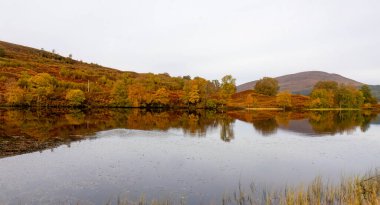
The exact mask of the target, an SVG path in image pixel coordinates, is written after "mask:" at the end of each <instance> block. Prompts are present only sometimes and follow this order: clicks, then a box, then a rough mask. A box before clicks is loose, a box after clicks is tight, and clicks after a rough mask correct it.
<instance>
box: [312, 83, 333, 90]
mask: <svg viewBox="0 0 380 205" xmlns="http://www.w3.org/2000/svg"><path fill="white" fill-rule="evenodd" d="M316 89H324V90H332V91H336V90H337V89H338V83H337V82H335V81H319V82H317V83H316V84H315V85H314V88H313V90H316Z"/></svg>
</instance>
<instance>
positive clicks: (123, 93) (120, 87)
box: [111, 77, 131, 107]
mask: <svg viewBox="0 0 380 205" xmlns="http://www.w3.org/2000/svg"><path fill="white" fill-rule="evenodd" d="M130 83H131V81H130V79H129V78H128V77H124V78H123V79H122V80H117V81H116V82H115V83H114V85H113V88H112V90H111V96H112V98H113V100H112V104H113V105H115V106H122V107H124V106H128V105H129V101H128V85H129V84H130Z"/></svg>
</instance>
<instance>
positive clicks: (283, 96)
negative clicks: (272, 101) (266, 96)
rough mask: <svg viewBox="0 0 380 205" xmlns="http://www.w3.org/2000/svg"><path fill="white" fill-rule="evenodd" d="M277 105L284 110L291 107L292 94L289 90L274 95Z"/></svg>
mask: <svg viewBox="0 0 380 205" xmlns="http://www.w3.org/2000/svg"><path fill="white" fill-rule="evenodd" d="M276 102H277V105H278V106H279V107H281V108H283V109H284V110H285V109H287V108H290V107H292V95H291V94H290V93H289V92H281V93H279V94H277V96H276Z"/></svg>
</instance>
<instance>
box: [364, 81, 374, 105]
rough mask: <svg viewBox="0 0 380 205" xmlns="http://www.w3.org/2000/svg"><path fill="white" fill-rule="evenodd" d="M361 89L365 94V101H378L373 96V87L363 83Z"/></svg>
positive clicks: (371, 102)
mask: <svg viewBox="0 0 380 205" xmlns="http://www.w3.org/2000/svg"><path fill="white" fill-rule="evenodd" d="M360 91H361V92H362V94H363V98H364V103H369V104H376V103H377V99H376V98H374V97H373V96H372V92H371V88H369V86H368V85H363V86H362V87H361V88H360Z"/></svg>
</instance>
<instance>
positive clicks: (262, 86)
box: [254, 77, 280, 96]
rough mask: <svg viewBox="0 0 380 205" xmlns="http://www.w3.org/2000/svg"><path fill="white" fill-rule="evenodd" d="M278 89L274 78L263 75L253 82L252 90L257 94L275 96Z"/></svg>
mask: <svg viewBox="0 0 380 205" xmlns="http://www.w3.org/2000/svg"><path fill="white" fill-rule="evenodd" d="M279 89H280V87H279V85H278V81H277V80H276V79H274V78H268V77H264V78H262V79H261V80H258V81H257V82H256V84H255V87H254V91H255V92H256V93H259V94H263V95H269V96H276V94H277V92H278V90H279Z"/></svg>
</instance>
